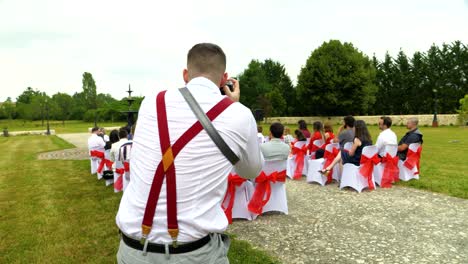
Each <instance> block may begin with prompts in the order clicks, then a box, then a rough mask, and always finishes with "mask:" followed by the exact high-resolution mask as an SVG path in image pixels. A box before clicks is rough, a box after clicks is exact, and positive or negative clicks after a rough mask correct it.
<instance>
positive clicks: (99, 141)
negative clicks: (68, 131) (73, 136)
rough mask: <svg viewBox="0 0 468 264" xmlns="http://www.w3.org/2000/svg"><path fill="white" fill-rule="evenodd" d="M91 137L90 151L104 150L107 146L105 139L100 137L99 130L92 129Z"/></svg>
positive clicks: (96, 128)
mask: <svg viewBox="0 0 468 264" xmlns="http://www.w3.org/2000/svg"><path fill="white" fill-rule="evenodd" d="M91 133H92V134H91V137H90V138H88V149H89V150H102V149H103V148H104V146H105V142H104V139H103V138H102V137H100V136H99V133H100V132H99V128H98V127H93V128H92V129H91Z"/></svg>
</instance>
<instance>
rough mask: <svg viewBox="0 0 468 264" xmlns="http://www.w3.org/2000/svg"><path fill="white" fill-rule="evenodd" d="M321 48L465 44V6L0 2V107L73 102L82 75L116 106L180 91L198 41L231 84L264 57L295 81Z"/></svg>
mask: <svg viewBox="0 0 468 264" xmlns="http://www.w3.org/2000/svg"><path fill="white" fill-rule="evenodd" d="M330 39H339V40H341V41H347V42H352V43H353V44H354V45H355V47H357V48H358V49H360V50H361V51H362V52H364V53H365V54H367V55H368V56H372V55H373V54H374V53H375V54H376V56H377V57H378V58H379V59H380V58H383V56H384V54H385V52H386V51H388V52H389V53H390V54H391V55H395V54H396V53H397V52H398V51H399V50H400V48H401V49H403V51H404V52H405V53H407V54H408V55H412V54H413V52H415V51H426V50H427V49H428V48H429V47H430V46H431V44H432V43H435V44H437V45H439V44H441V43H443V42H446V43H450V42H452V41H455V40H461V41H462V42H464V43H465V44H466V45H468V0H446V1H443V0H411V1H410V0H393V1H375V0H374V1H370V0H369V1H364V0H362V1H359V0H354V1H349V0H348V1H346V0H334V1H333V0H328V1H325V0H321V1H305V0H303V1H300V0H289V1H279V0H269V1H266V0H260V1H247V0H240V1H222V0H199V1H154V0H153V1H150V0H147V1H143V0H141V1H138V0H136V1H121V0H113V1H110V0H93V1H91V0H81V1H63V0H62V1H59V0H41V1H38V0H36V1H34V0H29V1H28V0H0V86H1V91H2V92H1V96H0V101H4V100H5V99H6V98H7V97H8V96H10V97H12V98H13V99H14V100H16V97H17V96H18V95H19V94H21V93H22V92H23V91H24V90H25V89H26V87H28V86H31V87H33V88H36V89H39V90H41V91H45V92H47V93H48V94H49V95H52V94H54V93H56V92H59V91H60V92H66V93H69V94H73V93H74V92H75V91H81V76H82V74H83V72H85V71H88V72H91V73H92V74H93V76H94V79H95V80H96V84H97V89H98V92H100V93H111V94H112V95H113V96H114V97H115V98H122V97H124V96H126V93H125V90H126V89H127V88H128V84H129V83H131V84H132V89H133V90H135V94H136V95H145V94H147V93H148V92H150V91H151V90H154V89H158V90H159V89H168V88H175V87H180V86H182V85H183V84H184V83H183V81H182V70H183V68H184V67H185V60H186V54H187V51H188V49H190V47H192V46H193V45H194V44H196V43H199V42H213V43H216V44H218V45H220V46H221V47H222V48H223V49H224V51H225V53H226V55H227V57H228V65H227V71H228V73H230V74H231V75H236V74H238V73H240V72H241V71H242V70H244V69H245V68H246V67H247V65H248V63H249V61H250V60H251V59H259V60H264V59H266V58H272V59H274V60H277V61H279V62H281V63H282V64H284V65H285V67H286V70H287V72H288V74H289V76H290V77H291V79H293V80H294V81H295V80H296V79H297V75H298V73H299V71H300V69H301V67H302V66H303V65H304V63H305V61H306V59H307V58H308V57H309V56H310V54H311V52H312V51H313V50H314V49H315V48H317V47H318V46H320V45H321V44H322V43H323V42H324V41H328V40H330ZM241 88H242V84H241Z"/></svg>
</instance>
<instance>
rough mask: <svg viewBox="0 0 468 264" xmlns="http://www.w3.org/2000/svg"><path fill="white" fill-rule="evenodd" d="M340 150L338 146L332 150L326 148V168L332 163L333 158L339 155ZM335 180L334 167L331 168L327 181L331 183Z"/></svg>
mask: <svg viewBox="0 0 468 264" xmlns="http://www.w3.org/2000/svg"><path fill="white" fill-rule="evenodd" d="M339 153H340V150H339V149H337V148H333V149H332V151H327V150H325V154H323V158H324V159H325V163H324V164H323V168H324V169H326V168H327V167H328V166H330V164H332V162H333V160H334V159H335V158H336V156H338V154H339ZM332 180H333V168H331V169H330V172H329V173H328V175H327V183H331V182H332Z"/></svg>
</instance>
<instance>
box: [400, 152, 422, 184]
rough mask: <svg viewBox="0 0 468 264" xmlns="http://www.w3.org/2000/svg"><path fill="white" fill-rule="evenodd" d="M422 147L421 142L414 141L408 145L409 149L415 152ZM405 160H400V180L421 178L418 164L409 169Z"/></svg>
mask: <svg viewBox="0 0 468 264" xmlns="http://www.w3.org/2000/svg"><path fill="white" fill-rule="evenodd" d="M420 147H421V144H419V143H412V144H410V145H409V146H408V151H410V150H411V151H413V152H416V151H418V150H419V148H420ZM406 160H408V157H407V158H406ZM406 160H405V161H406ZM405 161H402V160H400V161H398V169H400V180H402V181H409V180H412V179H416V180H419V171H418V168H417V166H414V167H413V169H408V168H407V167H406V166H405V165H404V162H405Z"/></svg>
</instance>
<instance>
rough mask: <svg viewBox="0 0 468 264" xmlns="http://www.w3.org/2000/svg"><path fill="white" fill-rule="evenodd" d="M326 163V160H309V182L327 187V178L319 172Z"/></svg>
mask: <svg viewBox="0 0 468 264" xmlns="http://www.w3.org/2000/svg"><path fill="white" fill-rule="evenodd" d="M324 163H325V159H324V158H320V159H309V160H307V179H306V181H307V182H309V183H312V182H316V183H318V184H320V185H322V186H325V184H326V183H327V177H326V176H324V175H322V174H321V173H320V172H319V170H321V169H322V168H323V164H324Z"/></svg>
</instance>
